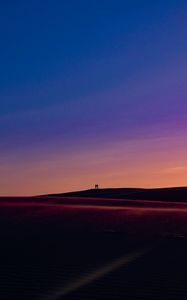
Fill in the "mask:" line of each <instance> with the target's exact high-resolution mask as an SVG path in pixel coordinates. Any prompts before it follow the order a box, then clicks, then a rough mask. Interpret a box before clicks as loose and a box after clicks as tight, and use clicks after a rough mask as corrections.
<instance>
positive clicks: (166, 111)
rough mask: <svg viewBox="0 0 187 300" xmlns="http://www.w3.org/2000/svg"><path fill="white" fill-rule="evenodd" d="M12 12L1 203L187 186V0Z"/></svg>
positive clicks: (84, 0) (3, 95) (37, 1)
mask: <svg viewBox="0 0 187 300" xmlns="http://www.w3.org/2000/svg"><path fill="white" fill-rule="evenodd" d="M0 6H1V7H0V28H1V29H0V32H1V47H0V70H1V72H0V195H36V194H45V193H56V192H65V191H72V190H81V189H87V188H91V187H93V186H94V184H95V183H98V184H99V185H100V186H101V187H160V186H179V185H183V186H184V185H187V1H183V0H180V1H172V0H169V1H164V0H162V1H159V0H158V1H150V0H147V1H143V0H142V1H135V0H134V1H133V0H127V1H125V0H123V1H118V0H112V1H110V0H105V1H104V0H93V1H92V0H91V1H88V0H74V1H73V0H32V1H25V0H16V1H15V0H7V1H3V3H1V5H0Z"/></svg>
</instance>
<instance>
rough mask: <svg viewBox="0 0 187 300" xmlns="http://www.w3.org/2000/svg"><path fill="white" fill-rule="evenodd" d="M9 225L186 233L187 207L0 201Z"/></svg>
mask: <svg viewBox="0 0 187 300" xmlns="http://www.w3.org/2000/svg"><path fill="white" fill-rule="evenodd" d="M0 217H1V219H3V220H5V221H6V222H8V224H10V223H11V224H21V223H23V225H24V224H28V223H30V224H32V223H33V224H35V225H37V224H38V226H41V225H45V224H47V225H49V226H50V225H51V226H54V225H55V226H58V228H59V227H60V228H62V230H67V231H68V230H70V231H72V230H82V231H84V230H91V231H95V230H96V231H103V230H104V231H124V232H125V233H128V234H139V233H140V234H151V235H152V234H153V235H154V234H156V235H157V234H158V235H167V234H186V233H187V204H186V203H180V202H164V201H143V200H137V201H136V200H119V199H94V198H73V197H67V198H60V197H34V198H31V197H17V198H13V197H7V198H0Z"/></svg>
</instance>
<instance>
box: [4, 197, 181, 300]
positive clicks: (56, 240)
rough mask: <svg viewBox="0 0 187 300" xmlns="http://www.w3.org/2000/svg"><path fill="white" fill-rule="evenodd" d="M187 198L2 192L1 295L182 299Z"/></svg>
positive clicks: (15, 296) (37, 297) (12, 296)
mask: <svg viewBox="0 0 187 300" xmlns="http://www.w3.org/2000/svg"><path fill="white" fill-rule="evenodd" d="M186 233H187V204H185V203H177V202H169V201H168V202H167V203H165V202H162V201H157V202H155V201H143V200H142V201H133V202H132V201H130V200H116V199H114V200H113V199H93V198H73V197H66V198H63V199H62V198H59V197H45V199H44V198H43V197H34V198H0V239H1V250H0V254H1V255H0V266H1V268H0V299H3V300H4V299H20V300H21V299H28V300H29V299H116V300H118V299H187V288H186V278H187V271H186V270H187V240H186Z"/></svg>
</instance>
